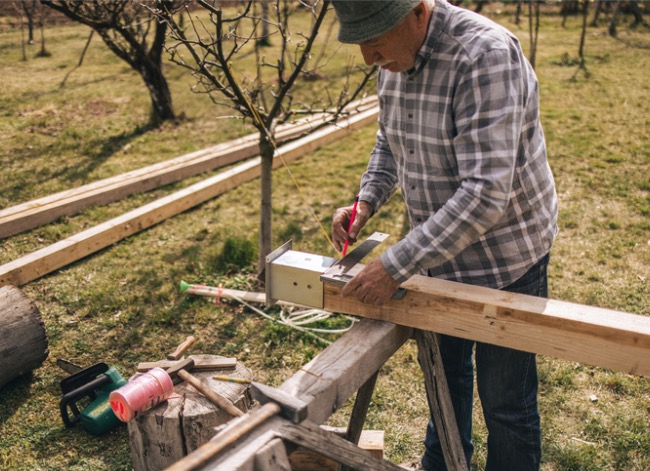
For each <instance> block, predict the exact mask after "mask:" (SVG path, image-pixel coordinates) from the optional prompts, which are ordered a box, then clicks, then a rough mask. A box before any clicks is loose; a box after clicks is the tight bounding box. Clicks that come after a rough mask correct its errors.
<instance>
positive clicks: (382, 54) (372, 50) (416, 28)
mask: <svg viewBox="0 0 650 471" xmlns="http://www.w3.org/2000/svg"><path fill="white" fill-rule="evenodd" d="M427 24H428V16H427V15H426V14H425V11H424V6H423V5H420V6H419V7H417V8H416V9H415V10H414V11H412V12H411V13H409V14H408V15H407V16H406V18H404V20H402V21H401V22H400V23H399V24H398V25H397V26H395V27H394V28H393V29H391V30H390V31H388V32H386V33H384V34H382V35H380V36H377V37H376V38H373V39H370V40H369V41H366V42H363V43H361V44H359V47H360V48H361V54H363V60H364V61H365V63H366V65H377V66H379V67H381V68H382V69H385V70H390V71H391V72H404V71H406V70H408V69H410V68H411V67H413V65H415V56H416V55H417V53H418V51H419V50H420V47H422V43H423V42H424V38H425V36H426V31H427V29H426V26H427Z"/></svg>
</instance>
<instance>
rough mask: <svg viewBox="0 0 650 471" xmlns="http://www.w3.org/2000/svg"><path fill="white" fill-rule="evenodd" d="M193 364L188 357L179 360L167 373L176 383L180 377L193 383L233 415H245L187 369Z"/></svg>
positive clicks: (215, 403) (212, 400) (202, 392)
mask: <svg viewBox="0 0 650 471" xmlns="http://www.w3.org/2000/svg"><path fill="white" fill-rule="evenodd" d="M193 366H194V359H192V358H187V359H186V360H183V361H179V362H178V363H176V364H175V365H174V366H172V367H170V368H168V369H167V370H166V371H167V374H168V375H169V376H171V378H172V381H174V384H177V382H180V381H179V380H178V378H180V380H182V381H185V382H187V383H189V384H191V385H192V386H194V389H196V390H197V391H199V392H200V393H201V394H203V395H204V396H205V397H207V398H208V400H209V401H210V402H212V403H213V404H214V405H216V406H218V407H219V408H220V409H223V410H224V411H226V412H227V413H228V414H230V415H231V416H233V417H240V416H242V415H244V413H243V412H242V411H241V410H239V409H238V408H237V407H235V406H234V405H233V403H232V402H230V401H229V400H228V399H226V398H225V397H223V396H222V395H221V394H218V393H216V392H215V391H213V390H212V389H210V387H209V386H208V385H207V384H205V383H203V381H201V380H200V379H199V378H197V377H196V376H194V375H192V374H191V373H190V372H189V371H187V370H191V369H192V367H193Z"/></svg>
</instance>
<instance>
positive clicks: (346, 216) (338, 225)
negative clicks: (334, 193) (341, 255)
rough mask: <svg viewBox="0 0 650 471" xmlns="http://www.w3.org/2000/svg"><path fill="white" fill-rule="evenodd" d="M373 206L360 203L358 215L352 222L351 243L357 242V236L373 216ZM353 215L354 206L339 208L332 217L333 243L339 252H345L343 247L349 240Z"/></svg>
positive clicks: (363, 202)
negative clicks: (349, 226)
mask: <svg viewBox="0 0 650 471" xmlns="http://www.w3.org/2000/svg"><path fill="white" fill-rule="evenodd" d="M372 211H373V209H372V206H370V204H369V203H367V202H365V201H359V204H358V205H357V214H356V216H355V217H354V221H353V222H352V227H351V228H350V243H351V244H354V243H355V242H356V241H357V235H358V234H359V231H361V228H363V226H365V225H366V222H368V219H370V216H372ZM351 215H352V206H346V207H343V208H339V209H337V210H336V211H335V212H334V216H333V217H332V241H333V242H334V245H335V246H336V250H338V251H339V252H340V251H341V250H343V245H344V244H345V241H346V239H347V238H348V225H349V224H350V216H351Z"/></svg>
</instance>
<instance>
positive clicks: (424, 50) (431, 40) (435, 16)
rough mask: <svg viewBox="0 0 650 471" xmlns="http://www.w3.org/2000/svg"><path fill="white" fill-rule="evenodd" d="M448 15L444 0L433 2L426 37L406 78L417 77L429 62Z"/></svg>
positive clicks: (446, 4)
mask: <svg viewBox="0 0 650 471" xmlns="http://www.w3.org/2000/svg"><path fill="white" fill-rule="evenodd" d="M448 13H449V4H448V3H447V2H446V0H435V5H434V7H433V13H432V14H431V18H430V19H429V28H428V30H427V37H426V38H425V39H424V43H423V44H422V47H421V48H420V50H419V51H418V53H417V55H416V56H415V65H413V67H411V68H410V69H409V70H407V71H406V72H405V73H406V75H407V77H414V76H415V75H417V74H418V73H419V72H420V71H421V70H422V69H423V68H424V66H425V65H426V64H427V62H428V61H429V58H430V57H431V54H432V53H433V52H434V51H435V49H436V46H437V45H438V39H439V38H440V35H441V34H442V32H443V31H444V29H445V24H446V23H447V17H448Z"/></svg>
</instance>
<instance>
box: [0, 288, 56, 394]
mask: <svg viewBox="0 0 650 471" xmlns="http://www.w3.org/2000/svg"><path fill="white" fill-rule="evenodd" d="M47 347H48V343H47V334H46V333H45V326H44V325H43V319H42V318H41V314H40V312H39V311H38V309H37V308H36V305H35V304H34V303H33V302H32V301H31V300H30V299H29V298H28V297H27V295H26V294H25V293H23V292H22V291H21V290H20V289H18V288H16V287H15V286H10V285H7V286H2V287H0V388H2V387H3V386H4V385H5V384H7V383H8V382H9V381H11V380H12V379H14V378H17V377H18V376H20V375H22V374H24V373H28V372H30V371H32V370H34V369H35V368H38V367H39V366H41V364H42V363H43V361H45V359H46V358H47V356H48V354H49V353H50V352H49V350H48V348H47Z"/></svg>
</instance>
